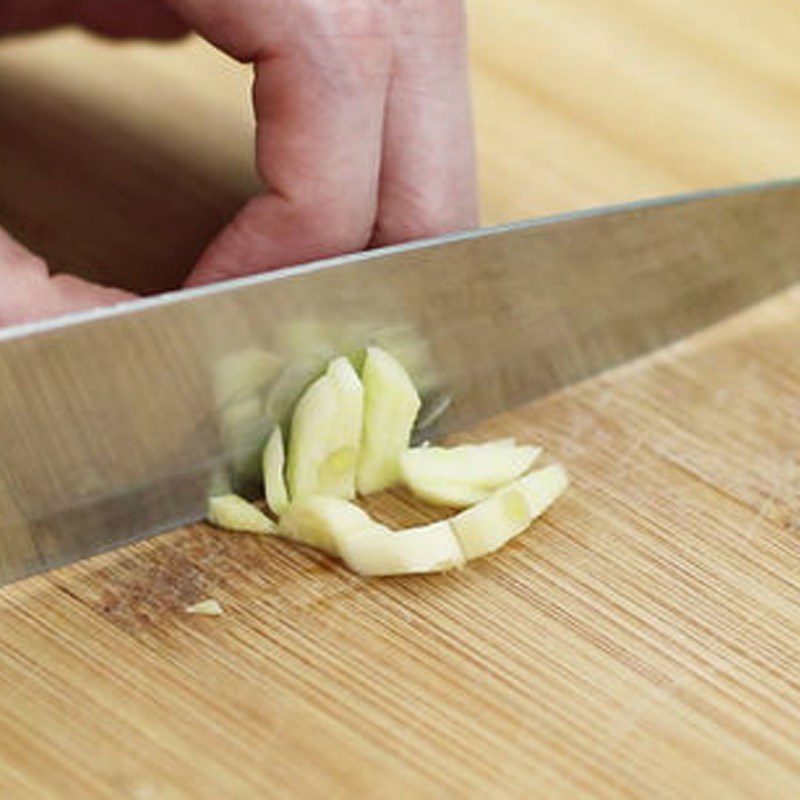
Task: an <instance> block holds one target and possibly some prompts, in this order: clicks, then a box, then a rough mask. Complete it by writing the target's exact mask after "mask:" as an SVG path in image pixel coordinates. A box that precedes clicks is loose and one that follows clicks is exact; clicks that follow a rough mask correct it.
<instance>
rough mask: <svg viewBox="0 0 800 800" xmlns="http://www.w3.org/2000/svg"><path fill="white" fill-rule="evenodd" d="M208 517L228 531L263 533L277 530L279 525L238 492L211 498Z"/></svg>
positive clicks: (212, 522)
mask: <svg viewBox="0 0 800 800" xmlns="http://www.w3.org/2000/svg"><path fill="white" fill-rule="evenodd" d="M206 519H208V521H209V522H210V523H211V524H212V525H216V526H217V527H218V528H223V529H224V530H228V531H241V532H244V533H263V534H270V533H275V532H276V531H277V525H275V523H274V522H273V521H272V520H271V519H270V518H269V517H268V516H267V515H266V514H264V513H263V512H261V511H259V510H258V509H257V508H256V507H255V506H254V505H253V504H252V503H248V502H247V500H245V499H244V498H243V497H239V495H237V494H224V495H220V496H219V497H211V498H209V501H208V511H207V514H206Z"/></svg>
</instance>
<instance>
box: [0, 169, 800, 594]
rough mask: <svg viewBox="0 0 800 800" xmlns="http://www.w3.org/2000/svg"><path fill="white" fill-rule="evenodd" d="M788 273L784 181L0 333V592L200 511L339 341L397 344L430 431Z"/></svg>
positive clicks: (505, 230)
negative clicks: (420, 393)
mask: <svg viewBox="0 0 800 800" xmlns="http://www.w3.org/2000/svg"><path fill="white" fill-rule="evenodd" d="M798 280H800V181H798V180H792V181H785V182H780V183H774V184H770V185H760V186H752V187H744V188H737V189H734V190H726V191H721V192H712V193H706V194H700V195H692V196H683V197H678V198H671V199H667V200H657V201H652V202H645V203H636V204H632V205H627V206H620V207H613V208H605V209H599V210H594V211H589V212H583V213H576V214H567V215H563V216H558V217H554V218H550V219H544V220H534V221H532V222H526V223H521V224H515V225H510V226H504V227H499V228H495V229H491V230H483V231H478V232H472V233H466V234H461V235H455V236H449V237H444V238H442V239H439V240H434V241H429V242H422V243H412V244H409V245H404V246H400V247H394V248H388V249H385V250H381V251H375V252H371V253H366V254H359V255H356V256H349V257H345V258H337V259H332V260H329V261H326V262H320V263H317V264H313V265H309V266H305V267H301V268H298V269H292V270H282V271H280V272H275V273H271V274H267V275H263V276H259V277H255V278H247V279H243V280H237V281H232V282H229V283H226V284H220V285H216V286H212V287H207V288H203V289H196V290H191V291H186V292H182V293H175V294H170V295H165V296H161V297H158V298H152V299H146V300H141V301H138V302H135V303H131V304H127V305H124V306H119V307H116V308H113V309H106V310H101V311H97V312H91V313H88V314H82V315H75V316H73V317H66V318H63V319H59V320H55V321H50V322H45V323H41V324H35V325H29V326H20V327H16V328H11V329H7V330H5V331H0V584H2V583H6V582H9V581H13V580H16V579H19V578H22V577H24V576H26V575H29V574H31V573H33V572H36V571H39V570H43V569H47V568H50V567H54V566H57V565H60V564H64V563H66V562H69V561H72V560H75V559H78V558H82V557H85V556H88V555H91V554H93V553H97V552H99V551H102V550H107V549H109V548H112V547H115V546H119V545H121V544H123V543H126V542H129V541H131V540H134V539H138V538H141V537H144V536H147V535H151V534H154V533H156V532H159V531H163V530H167V529H170V528H174V527H177V526H179V525H181V524H184V523H187V522H192V521H195V520H197V519H199V518H201V517H202V516H203V514H204V509H205V498H206V496H207V494H208V492H209V490H210V489H211V490H213V487H214V485H215V482H216V485H217V486H219V485H226V484H227V482H228V480H229V479H231V478H233V479H237V480H238V479H241V478H242V477H244V478H246V477H247V466H248V463H249V462H252V459H253V458H254V457H257V452H256V450H255V448H254V445H253V443H254V442H256V441H257V440H258V438H259V437H263V436H264V435H265V433H266V432H268V431H267V430H266V429H268V427H269V426H271V425H272V424H274V423H275V421H276V420H278V419H280V418H281V416H282V415H283V414H285V410H286V408H287V406H288V404H289V402H290V400H291V399H292V396H293V394H296V393H297V391H298V390H299V388H300V387H301V386H302V385H303V383H304V382H306V381H307V380H308V379H309V378H310V377H312V376H313V374H314V371H315V369H317V368H318V366H319V363H320V360H321V359H322V358H323V357H324V356H326V355H329V354H330V353H331V352H334V351H335V350H336V349H340V350H341V349H348V348H349V349H353V348H355V347H358V346H359V345H361V344H364V343H365V342H369V341H381V342H384V343H388V345H387V346H389V347H390V348H392V347H394V348H395V349H396V350H397V352H398V355H399V357H401V358H404V359H405V360H407V361H409V362H411V366H412V367H413V368H415V369H416V370H417V371H418V372H419V375H418V377H419V379H420V380H422V381H423V382H424V383H425V388H426V391H427V393H428V395H429V396H428V406H429V410H434V411H435V410H436V407H437V406H438V408H439V410H441V409H442V408H443V407H444V405H445V404H446V402H447V400H448V399H452V403H451V404H450V406H449V408H447V410H446V412H445V413H444V415H443V416H441V418H440V419H439V420H438V430H439V431H440V432H447V431H451V430H454V429H457V428H460V427H463V426H465V425H467V424H468V423H470V422H472V421H475V420H476V419H478V418H480V417H482V416H485V415H489V414H492V413H495V412H498V411H501V410H504V409H507V408H511V407H513V406H516V405H519V404H521V403H524V402H526V401H529V400H532V399H534V398H536V397H538V396H541V395H543V394H546V393H549V392H552V391H554V390H555V389H558V388H559V387H562V386H564V385H567V384H570V383H572V382H574V381H577V380H580V379H582V378H585V377H587V376H590V375H592V374H594V373H597V372H599V371H601V370H603V369H605V368H608V367H611V366H613V365H615V364H618V363H620V362H622V361H625V360H627V359H630V358H632V357H634V356H638V355H640V354H643V353H645V352H648V351H650V350H652V349H654V348H657V347H659V346H661V345H664V344H666V343H669V342H671V341H673V340H676V339H678V338H680V337H682V336H685V335H686V334H689V333H691V332H692V331H695V330H697V329H699V328H702V327H704V326H706V325H709V324H710V323H713V322H715V321H717V320H719V319H721V318H723V317H725V316H727V315H729V314H732V313H733V312H735V311H737V310H739V309H741V308H743V307H745V306H747V305H749V304H751V303H754V302H756V301H758V300H760V299H762V298H765V297H767V296H769V295H770V294H772V293H775V292H777V291H779V290H781V289H783V288H786V287H788V286H790V285H791V284H793V283H794V282H796V281H798Z"/></svg>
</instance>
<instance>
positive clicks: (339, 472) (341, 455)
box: [286, 357, 364, 500]
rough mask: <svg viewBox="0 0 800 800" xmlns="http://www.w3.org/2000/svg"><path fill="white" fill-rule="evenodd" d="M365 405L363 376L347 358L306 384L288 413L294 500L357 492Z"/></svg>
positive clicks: (290, 480) (290, 484)
mask: <svg viewBox="0 0 800 800" xmlns="http://www.w3.org/2000/svg"><path fill="white" fill-rule="evenodd" d="M363 407H364V390H363V387H362V386H361V381H360V380H359V378H358V375H357V374H356V372H355V370H354V369H353V366H352V364H351V363H350V361H349V360H348V359H347V358H345V357H340V358H337V359H335V360H334V361H332V362H331V363H330V365H329V366H328V369H327V371H326V372H325V374H324V375H323V376H322V377H321V378H318V379H317V380H316V381H315V382H314V383H312V384H311V386H309V387H308V389H307V390H306V391H305V393H304V394H303V395H302V397H301V398H300V400H299V401H298V403H297V406H296V408H295V411H294V414H293V416H292V427H291V432H290V439H289V454H288V461H287V468H286V479H287V484H288V489H289V496H290V497H291V499H292V500H299V499H303V498H304V497H309V496H311V495H315V494H325V495H330V496H333V497H343V498H352V497H354V496H355V491H356V489H355V478H356V467H357V464H358V454H359V449H360V445H361V427H362V417H363Z"/></svg>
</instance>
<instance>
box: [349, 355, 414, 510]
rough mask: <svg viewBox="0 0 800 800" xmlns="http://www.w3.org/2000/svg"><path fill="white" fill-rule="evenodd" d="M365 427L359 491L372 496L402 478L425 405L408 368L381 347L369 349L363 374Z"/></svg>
mask: <svg viewBox="0 0 800 800" xmlns="http://www.w3.org/2000/svg"><path fill="white" fill-rule="evenodd" d="M361 381H362V383H363V385H364V428H363V436H362V440H361V455H360V458H359V461H358V473H357V488H358V491H359V493H360V494H372V493H373V492H380V491H381V490H383V489H386V488H388V487H389V486H392V485H393V484H395V483H397V482H398V481H399V479H400V454H401V453H402V452H403V451H405V450H406V449H407V448H408V444H409V441H410V439H411V430H412V428H413V427H414V420H415V419H416V417H417V413H418V412H419V408H420V405H421V401H420V397H419V395H418V394H417V390H416V388H415V387H414V384H413V382H412V381H411V378H410V377H409V374H408V373H407V372H406V370H405V367H403V365H402V364H401V363H400V362H399V361H398V360H397V359H396V358H394V357H393V356H391V355H390V354H389V353H387V352H386V351H385V350H381V349H380V348H379V347H370V348H368V349H367V355H366V359H365V361H364V367H363V369H362V371H361Z"/></svg>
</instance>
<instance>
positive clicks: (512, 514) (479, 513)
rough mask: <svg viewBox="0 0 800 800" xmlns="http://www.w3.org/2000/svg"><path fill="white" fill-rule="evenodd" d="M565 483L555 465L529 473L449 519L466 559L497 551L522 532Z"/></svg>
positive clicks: (556, 496) (564, 478)
mask: <svg viewBox="0 0 800 800" xmlns="http://www.w3.org/2000/svg"><path fill="white" fill-rule="evenodd" d="M568 485H569V478H568V476H567V473H566V471H565V470H564V468H563V467H562V466H560V465H558V464H554V465H553V466H549V467H545V468H544V469H540V470H537V471H536V472H531V473H530V474H529V475H526V476H525V477H523V478H520V479H519V480H517V481H515V482H514V483H512V484H510V485H509V486H506V487H504V488H503V489H500V490H499V491H497V492H495V493H494V494H493V495H492V496H491V497H489V498H488V499H486V500H483V501H482V502H480V503H478V504H477V505H476V506H473V507H472V508H468V509H467V510H466V511H462V512H461V513H460V514H457V515H456V516H454V517H453V518H452V519H451V520H450V525H451V526H452V528H453V531H454V532H455V534H456V536H457V537H458V541H459V543H460V544H461V549H462V550H463V551H464V555H465V556H466V558H467V559H468V560H472V559H474V558H480V557H481V556H485V555H488V554H489V553H493V552H494V551H495V550H499V549H500V548H501V547H502V546H503V545H504V544H506V543H507V542H508V541H510V540H511V539H513V538H514V537H515V536H517V535H518V534H520V533H522V531H524V530H525V529H526V528H527V527H528V526H529V525H530V524H531V522H533V520H534V519H536V517H538V516H539V515H540V514H542V513H543V512H544V511H545V510H546V509H547V508H548V507H549V506H550V505H552V504H553V503H554V502H555V501H556V500H557V499H558V497H560V496H561V494H562V493H563V492H564V490H565V489H566V488H567V486H568Z"/></svg>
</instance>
